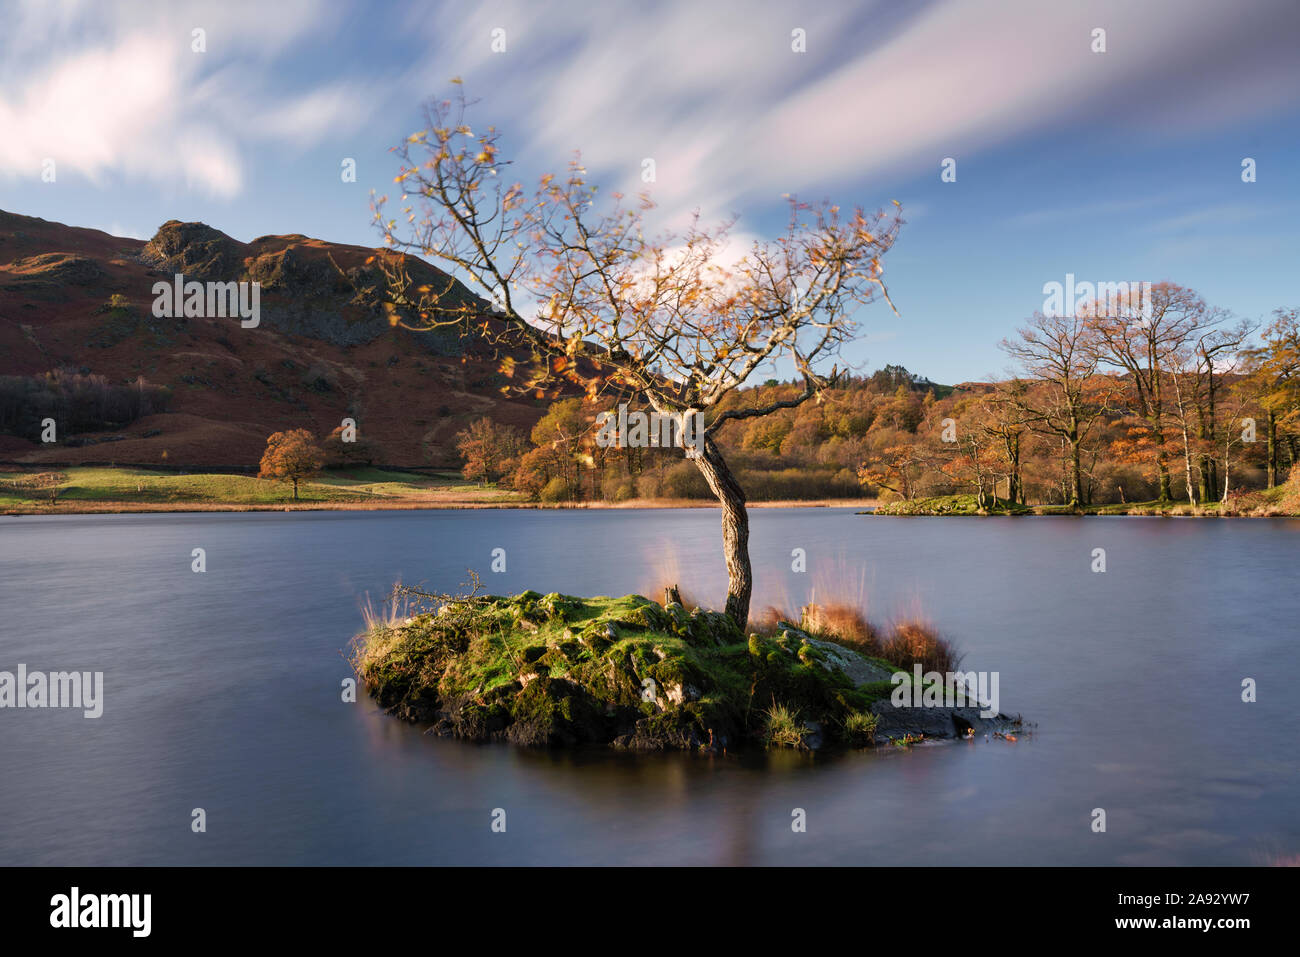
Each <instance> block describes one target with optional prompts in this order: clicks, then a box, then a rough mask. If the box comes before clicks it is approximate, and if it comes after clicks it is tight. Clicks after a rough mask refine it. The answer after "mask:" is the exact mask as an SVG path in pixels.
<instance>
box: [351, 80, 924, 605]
mask: <svg viewBox="0 0 1300 957" xmlns="http://www.w3.org/2000/svg"><path fill="white" fill-rule="evenodd" d="M453 82H455V83H456V85H457V91H456V93H455V95H454V96H453V97H452V98H450V99H446V100H442V101H436V102H433V103H430V104H428V105H427V106H426V108H425V120H426V124H427V126H426V129H424V130H422V131H421V132H419V133H416V134H414V135H413V136H411V137H409V138H408V139H407V140H406V141H405V142H404V143H403V144H402V145H401V146H399V147H397V148H395V150H394V152H396V153H397V154H398V156H399V157H400V158H401V160H402V168H401V170H400V173H399V175H398V176H397V178H396V182H397V183H398V184H399V185H400V187H401V189H402V191H403V195H402V197H401V199H400V207H401V216H400V217H398V218H393V219H386V218H385V216H384V212H385V206H386V204H387V202H388V197H386V196H385V197H379V198H377V199H375V200H374V201H373V204H372V207H373V211H374V216H375V223H376V225H377V227H378V228H379V229H380V231H381V232H382V233H383V237H384V242H385V245H386V246H387V247H388V249H389V250H391V251H392V253H393V254H394V255H387V254H382V255H380V256H378V257H377V260H378V262H379V264H380V268H381V269H382V270H383V272H384V276H385V285H386V295H385V299H386V301H385V308H386V310H387V311H388V315H389V320H390V322H392V323H393V325H401V326H404V327H405V328H408V329H414V330H428V329H434V328H438V327H458V328H460V329H461V330H462V331H463V332H465V333H471V334H477V335H479V336H482V337H484V338H485V339H487V340H488V341H490V342H492V343H494V344H496V345H497V346H498V347H499V348H500V349H501V350H502V355H503V359H502V362H501V371H502V372H503V373H504V374H505V375H506V376H507V377H509V378H510V379H512V380H513V381H514V387H516V388H518V389H520V390H521V391H529V392H532V393H534V394H536V395H537V396H538V397H546V396H548V395H549V396H557V395H560V394H561V391H562V390H563V389H565V388H566V387H567V388H571V387H577V388H581V389H582V390H583V391H584V392H585V393H586V395H587V396H588V397H590V398H591V399H592V400H593V401H594V400H595V399H597V398H598V397H599V396H601V395H603V394H606V393H610V394H615V395H618V396H620V397H639V398H641V399H643V400H644V401H645V402H647V403H648V404H649V405H650V407H651V408H652V410H653V411H655V412H657V413H660V414H661V415H676V416H692V415H698V416H701V418H700V420H699V421H700V422H703V423H704V434H703V441H702V443H700V447H699V448H689V449H687V451H686V454H687V456H688V457H689V458H691V459H692V460H693V461H694V463H695V465H696V466H697V467H698V468H699V470H700V472H701V473H702V474H703V476H704V479H705V481H706V482H707V483H708V485H709V488H710V489H711V490H712V491H713V493H714V494H715V495H716V496H717V498H718V501H719V502H720V503H721V505H722V539H723V548H724V553H725V557H726V564H727V575H728V586H727V603H726V611H727V613H728V614H729V615H730V616H731V618H732V620H733V621H735V622H736V623H737V624H738V625H739V626H740V627H742V628H743V627H745V625H746V624H747V623H748V619H749V604H750V593H751V590H752V587H753V578H752V573H751V569H750V561H749V517H748V515H747V513H746V510H745V493H744V491H743V490H742V489H741V487H740V484H739V483H738V482H737V481H736V478H735V476H734V475H733V474H732V472H731V470H730V469H729V468H728V467H727V463H726V462H725V461H724V460H723V457H722V455H721V453H720V452H719V450H718V447H717V444H716V443H715V442H714V436H715V435H716V434H717V431H718V429H720V428H722V426H723V425H724V424H725V423H727V422H728V421H731V420H732V419H747V418H753V417H755V416H763V415H768V414H770V413H772V412H775V411H777V410H778V409H784V408H792V407H795V406H798V405H800V404H801V403H803V402H805V401H807V400H808V399H811V398H814V397H818V398H820V395H821V393H822V391H823V390H825V389H826V388H827V387H828V386H830V385H831V384H832V383H833V382H834V381H835V379H836V377H837V375H838V367H837V366H832V367H831V368H830V369H829V370H828V369H826V368H825V366H826V365H827V364H829V363H831V362H832V361H833V360H834V359H835V357H836V356H837V355H838V354H839V351H840V348H841V347H842V345H843V344H844V343H845V342H848V341H850V340H851V339H852V338H853V336H854V334H855V332H856V330H857V322H856V320H855V318H854V313H855V311H856V308H857V307H859V306H862V305H866V304H868V303H870V302H872V301H873V300H874V299H875V298H876V296H877V295H880V296H883V297H884V298H885V299H886V301H888V300H889V295H888V291H887V290H886V288H885V285H884V282H883V279H882V264H881V257H882V256H883V255H884V254H885V253H886V252H888V250H889V249H890V248H891V247H892V245H893V243H894V240H895V237H896V236H897V234H898V230H899V228H900V226H901V225H902V220H901V218H900V217H899V213H898V210H897V209H895V210H892V211H891V213H890V215H888V216H887V215H885V213H884V212H881V211H878V212H876V213H874V214H870V215H869V214H867V213H865V212H864V211H863V210H862V209H860V208H859V209H856V210H854V211H853V212H852V213H846V212H844V211H842V210H841V209H840V208H839V207H837V206H832V205H829V204H827V203H822V204H819V205H815V206H814V205H809V204H806V203H802V202H799V201H797V200H796V199H793V198H788V202H789V214H790V218H789V222H788V225H787V226H786V228H785V230H784V232H783V233H782V234H781V235H780V236H779V237H778V238H776V239H774V240H772V241H769V242H755V243H753V245H752V246H751V247H750V248H749V249H748V251H747V252H746V253H744V254H743V255H740V256H731V255H728V245H727V244H728V238H729V229H730V227H731V225H732V222H730V221H728V222H724V223H721V224H719V225H717V226H715V227H712V228H708V227H703V226H701V225H700V221H699V216H698V213H697V214H696V216H694V217H693V218H692V220H691V222H690V225H689V226H687V227H686V229H685V230H684V231H682V232H680V233H678V234H664V235H661V236H659V237H657V238H650V237H647V235H646V232H645V228H644V227H645V222H644V215H645V212H646V211H647V210H649V209H651V208H652V207H653V204H652V203H651V202H650V200H649V198H648V196H646V195H644V194H643V195H641V196H640V197H639V201H638V202H636V203H634V204H630V205H629V204H625V197H624V196H622V195H621V194H618V193H613V194H611V195H610V196H609V199H608V201H602V197H601V196H598V194H597V187H596V186H594V185H591V184H590V183H589V182H588V180H587V172H586V170H585V169H584V168H583V166H582V163H581V160H580V158H579V157H578V156H577V155H576V154H575V157H574V159H573V160H572V161H571V162H570V163H569V165H568V169H567V171H566V172H565V173H564V174H562V175H559V176H557V175H554V174H550V175H546V176H543V177H541V179H540V181H539V182H538V183H537V185H536V186H535V187H532V188H529V189H526V188H525V187H524V185H523V184H522V183H519V182H511V181H510V180H509V179H508V177H507V176H506V173H507V172H508V168H509V166H510V163H509V162H507V161H506V160H504V159H503V158H502V157H501V155H500V148H499V133H498V132H497V130H496V129H495V128H494V127H488V128H487V129H486V130H485V131H483V132H480V133H476V132H474V131H473V130H471V128H470V126H469V125H468V123H467V120H466V112H467V106H468V103H467V101H466V99H465V96H464V93H463V91H461V90H460V88H459V81H453ZM894 205H895V207H897V206H898V204H897V202H895V204H894ZM399 219H400V222H401V225H400V226H399ZM399 230H400V232H399ZM399 253H400V254H407V255H412V256H419V257H429V258H432V259H434V260H439V261H441V263H442V264H444V265H447V266H449V267H450V270H449V272H450V273H451V274H453V277H454V278H449V280H448V282H447V284H446V285H445V286H442V287H441V288H433V287H431V286H429V285H427V284H425V285H419V284H417V283H416V282H413V281H412V280H411V278H410V275H409V273H408V271H407V268H406V262H407V260H406V256H405V255H396V254H399ZM456 278H460V279H462V280H464V281H466V282H468V283H469V284H470V286H471V288H472V289H473V291H475V292H476V293H478V294H480V295H482V296H483V297H484V298H486V299H487V300H488V302H489V303H490V304H491V305H490V306H486V307H485V305H484V304H483V303H478V304H475V303H473V302H466V301H465V300H464V299H463V298H462V297H458V296H455V295H454V291H453V290H454V283H455V281H456ZM890 305H891V308H892V303H890ZM521 349H522V350H524V352H522V353H521V352H520V351H519V350H521ZM507 350H508V351H509V352H513V353H515V355H519V354H526V355H528V356H531V361H524V362H517V361H516V359H515V358H514V356H512V355H509V354H507ZM776 362H782V363H788V364H789V366H791V367H793V369H794V370H795V372H796V373H797V375H798V376H800V377H801V378H802V380H803V386H804V388H803V390H802V391H801V392H800V393H799V394H798V395H797V396H795V397H792V398H789V399H785V400H781V401H774V402H772V403H770V404H768V405H764V406H758V407H745V408H729V409H727V410H726V411H720V412H719V411H717V410H716V409H715V407H716V406H717V405H718V404H719V403H720V402H721V401H722V400H723V399H724V398H725V397H726V396H727V395H728V394H730V393H731V392H733V391H734V390H736V389H737V388H738V387H739V386H740V385H741V384H742V383H744V382H745V381H746V380H747V379H749V377H750V376H751V375H752V374H753V373H754V372H755V371H756V370H759V369H760V367H770V366H771V365H772V364H773V363H776ZM507 388H509V387H507ZM710 410H714V411H712V412H711V411H710ZM680 421H684V420H680Z"/></svg>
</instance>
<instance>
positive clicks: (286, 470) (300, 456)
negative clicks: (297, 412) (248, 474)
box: [257, 429, 325, 502]
mask: <svg viewBox="0 0 1300 957" xmlns="http://www.w3.org/2000/svg"><path fill="white" fill-rule="evenodd" d="M324 464H325V453H324V452H322V451H321V448H320V446H318V445H317V444H316V436H314V435H312V434H311V433H310V432H308V431H307V430H306V429H294V430H293V431H292V432H276V433H274V434H273V435H272V436H271V437H270V438H269V439H267V440H266V451H265V452H263V453H262V470H261V471H260V472H258V474H257V477H258V478H264V479H278V480H279V481H281V482H292V483H293V500H294V501H295V502H296V501H298V483H299V482H300V481H301V480H303V479H305V478H308V477H310V476H312V475H315V474H316V473H317V472H319V471H320V470H321V468H322V467H323V466H324Z"/></svg>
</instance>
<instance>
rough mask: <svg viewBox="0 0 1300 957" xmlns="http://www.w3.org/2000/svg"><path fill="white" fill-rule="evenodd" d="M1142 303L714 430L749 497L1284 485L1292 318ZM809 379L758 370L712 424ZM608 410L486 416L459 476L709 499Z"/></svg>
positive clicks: (1294, 415) (554, 496)
mask: <svg viewBox="0 0 1300 957" xmlns="http://www.w3.org/2000/svg"><path fill="white" fill-rule="evenodd" d="M1148 306H1149V307H1148V308H1146V309H1145V310H1139V309H1138V308H1137V306H1136V304H1133V308H1131V309H1130V308H1128V306H1127V305H1126V304H1121V308H1120V309H1119V310H1113V309H1112V310H1111V312H1110V314H1106V313H1104V312H1103V311H1102V310H1101V309H1100V308H1093V309H1084V310H1080V313H1081V314H1079V315H1066V316H1051V315H1043V314H1036V315H1035V316H1033V317H1032V318H1031V319H1030V320H1029V321H1028V322H1027V323H1026V324H1025V326H1024V327H1023V328H1022V329H1020V330H1019V332H1018V333H1017V335H1016V336H1014V337H1011V338H1008V339H1007V340H1005V341H1004V342H1003V349H1004V351H1005V352H1006V354H1007V355H1008V357H1009V358H1010V359H1011V361H1012V362H1013V364H1014V369H1013V370H1012V371H1011V372H1010V374H1009V376H1008V378H1006V379H1004V380H1001V381H996V382H988V383H967V384H963V385H960V386H957V387H950V386H940V385H936V384H934V383H931V382H930V381H929V380H928V379H926V378H924V377H922V376H918V375H915V374H913V373H911V372H909V371H908V370H906V369H904V368H902V367H901V366H887V367H885V368H884V369H881V370H879V371H877V372H875V373H873V374H872V375H869V376H848V377H841V378H840V379H839V380H838V381H837V383H836V384H835V385H834V386H833V387H831V388H828V389H826V390H824V392H823V394H822V401H821V402H819V403H812V402H809V403H804V404H802V405H799V406H797V407H794V408H789V409H779V410H777V411H775V412H773V413H771V414H768V415H766V416H763V417H755V418H749V419H745V418H739V419H733V420H731V421H728V422H726V424H725V425H724V426H723V427H722V428H721V429H719V430H718V431H717V432H716V433H715V439H714V440H715V441H716V442H717V443H718V445H719V447H720V448H721V449H722V450H723V451H724V452H725V454H726V456H727V459H728V461H731V462H734V469H733V470H734V471H735V472H736V473H737V476H738V477H739V478H740V480H741V484H742V485H743V487H744V488H745V490H746V492H747V493H748V497H749V498H750V500H753V501H764V500H768V501H771V500H781V499H818V498H847V497H858V496H862V495H879V496H881V497H883V498H886V499H894V498H898V499H913V498H918V497H925V496H933V495H946V494H956V493H969V494H973V495H975V496H976V497H977V498H978V499H979V500H980V501H981V503H983V502H985V501H987V500H989V499H992V498H995V497H996V498H1001V499H1005V500H1011V501H1015V502H1019V503H1024V504H1031V505H1032V504H1066V505H1069V504H1075V505H1089V504H1108V503H1119V502H1130V503H1131V502H1138V501H1171V502H1172V501H1190V502H1192V503H1195V504H1200V503H1205V502H1214V501H1219V500H1221V499H1222V498H1223V496H1224V494H1225V493H1228V492H1233V491H1239V490H1250V489H1257V488H1272V487H1273V486H1275V485H1277V484H1279V483H1280V482H1281V481H1282V480H1283V479H1284V478H1285V475H1286V473H1287V472H1288V471H1290V470H1291V469H1292V467H1293V466H1294V465H1295V462H1296V459H1297V455H1298V454H1300V313H1298V311H1297V310H1294V309H1291V310H1278V311H1277V312H1276V313H1275V314H1274V315H1273V316H1272V318H1271V321H1270V322H1268V323H1267V324H1265V325H1264V327H1263V328H1262V329H1260V328H1259V327H1258V326H1256V325H1254V324H1251V323H1249V322H1243V321H1239V320H1234V319H1233V318H1232V317H1231V316H1230V315H1229V314H1227V313H1226V312H1224V311H1223V310H1220V309H1216V308H1213V307H1210V306H1208V305H1206V303H1205V302H1204V300H1202V299H1201V298H1200V297H1199V296H1198V295H1196V293H1194V292H1193V291H1192V290H1189V289H1186V288H1184V287H1180V286H1176V285H1173V284H1169V283H1161V284H1157V285H1156V286H1155V287H1154V288H1153V290H1152V295H1151V297H1150V303H1149V304H1148ZM802 388H803V386H802V385H801V384H798V383H780V382H776V381H774V380H768V381H767V382H766V383H764V384H763V385H760V386H757V387H754V388H750V389H743V390H738V391H736V392H735V393H733V394H731V395H729V396H728V397H727V398H726V400H724V401H723V402H722V403H720V404H719V406H718V407H717V409H716V410H711V412H710V415H711V416H712V415H718V414H721V413H722V412H724V411H727V410H740V409H744V408H748V407H755V408H770V407H771V406H772V405H773V404H774V403H779V402H780V401H781V400H782V399H783V398H792V397H794V396H796V395H797V394H798V393H799V392H800V391H801V390H802ZM615 403H616V400H614V399H612V398H605V399H602V400H599V401H591V400H584V399H578V398H566V399H561V400H558V401H556V402H554V403H552V404H551V405H550V407H549V409H548V411H547V413H546V415H544V416H543V418H542V419H541V420H540V421H539V422H538V423H537V425H536V426H535V427H534V428H533V430H532V432H531V434H529V435H527V436H525V435H524V434H523V433H522V432H520V431H519V430H517V429H513V428H510V427H508V426H502V425H498V424H496V423H494V422H493V421H492V420H490V419H486V418H485V419H480V420H478V421H476V422H474V423H473V424H472V425H471V426H470V427H469V428H468V429H466V430H465V431H464V432H462V433H460V435H459V436H458V449H459V451H460V453H461V455H462V458H463V460H464V463H465V477H466V478H467V479H469V480H472V481H479V482H491V483H498V484H499V485H501V486H503V487H510V488H514V489H517V490H519V491H521V492H524V493H526V494H528V495H529V496H531V497H533V498H535V499H538V500H542V501H550V502H559V501H575V500H594V501H608V502H618V501H625V500H629V499H634V498H666V499H696V498H698V499H708V498H711V497H712V493H711V492H710V491H709V488H708V486H707V485H706V484H705V483H704V481H703V480H702V478H701V477H700V475H699V473H698V471H697V470H696V469H695V468H693V466H692V465H691V464H690V463H689V462H687V461H685V460H684V457H683V454H682V450H681V449H660V448H602V447H600V446H599V444H598V443H597V442H596V441H595V438H596V433H597V426H596V423H597V417H598V416H599V414H600V413H601V412H604V411H611V410H613V409H614V407H615Z"/></svg>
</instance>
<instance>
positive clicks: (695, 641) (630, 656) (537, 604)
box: [353, 591, 892, 750]
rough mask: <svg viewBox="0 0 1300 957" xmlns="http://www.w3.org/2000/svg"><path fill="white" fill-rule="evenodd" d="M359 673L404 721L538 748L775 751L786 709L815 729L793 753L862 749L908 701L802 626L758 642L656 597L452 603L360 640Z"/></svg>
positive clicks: (883, 667) (800, 738)
mask: <svg viewBox="0 0 1300 957" xmlns="http://www.w3.org/2000/svg"><path fill="white" fill-rule="evenodd" d="M353 664H354V666H355V667H356V669H357V673H358V675H359V676H360V678H361V680H362V682H363V683H364V684H365V686H366V687H367V688H368V689H369V691H370V693H371V694H372V695H373V696H374V697H375V699H376V700H377V701H378V703H379V704H380V705H381V706H382V707H383V708H385V709H386V710H387V711H389V712H390V713H392V714H395V715H398V716H400V717H402V718H404V719H406V720H408V721H415V722H423V723H428V724H430V725H431V726H432V730H433V731H435V732H436V733H438V734H442V735H448V736H453V737H458V738H466V739H471V740H480V741H482V740H507V741H511V742H514V743H516V744H521V745H528V746H573V745H583V744H602V745H610V746H614V747H620V748H637V749H687V750H705V749H712V750H721V749H724V748H727V747H734V746H737V745H743V744H747V743H754V744H768V743H770V742H771V740H772V736H771V735H770V728H771V714H772V713H773V711H774V710H775V709H778V708H780V709H785V710H787V711H788V712H789V713H791V714H797V715H798V716H799V720H800V721H801V722H803V723H805V725H806V727H807V728H809V729H815V733H813V732H811V731H810V733H808V734H802V733H801V734H796V735H792V736H790V735H787V736H784V737H782V738H780V739H779V741H778V743H781V742H784V741H787V740H788V741H796V742H798V744H797V745H791V746H799V747H813V746H817V745H819V744H820V743H821V742H823V741H826V742H827V743H836V742H839V743H846V744H862V743H863V741H864V740H865V739H866V738H867V737H869V736H868V735H865V734H863V733H862V724H863V722H864V721H865V720H867V719H865V718H864V717H862V716H864V715H869V714H872V713H873V710H872V709H873V705H876V704H879V703H880V702H882V701H884V703H885V704H888V697H889V692H890V690H891V689H892V686H891V685H890V684H889V682H888V678H889V675H890V673H891V666H890V665H889V664H888V663H887V662H882V661H879V660H877V659H872V658H867V657H865V656H863V655H861V654H859V653H858V652H856V651H853V650H851V649H849V648H845V647H843V646H841V645H839V644H836V643H834V642H833V641H831V640H829V639H828V638H826V637H822V636H817V635H814V634H810V633H809V632H808V631H806V630H803V629H800V628H798V627H796V626H794V625H792V624H790V623H788V622H782V623H781V624H780V625H779V626H778V630H777V631H776V632H775V633H774V634H773V635H771V636H764V635H758V634H753V635H750V636H749V637H748V639H746V638H745V637H744V636H743V634H742V633H741V632H740V631H739V629H737V628H736V627H735V625H734V623H733V622H732V621H731V619H730V618H729V617H727V616H726V615H724V614H721V613H718V612H711V611H704V610H698V609H697V610H696V611H694V612H687V611H686V609H685V608H683V607H682V606H681V605H680V604H676V603H673V604H670V605H668V606H666V607H664V606H660V605H658V604H656V603H655V602H653V601H650V600H649V599H646V598H643V597H642V596H640V595H627V596H624V597H621V598H603V597H602V598H588V599H583V598H576V597H573V596H570V595H560V594H550V595H545V596H543V595H539V594H538V593H536V592H531V591H529V592H524V593H522V594H520V595H514V596H508V597H497V596H478V597H474V598H468V599H464V600H459V601H454V602H449V603H446V604H444V605H442V606H441V607H440V608H439V609H438V611H437V612H436V613H433V614H425V615H419V616H416V617H414V618H411V619H408V620H406V621H405V622H402V623H400V624H399V623H387V624H376V625H375V626H374V627H372V628H371V629H370V630H369V631H367V632H366V633H364V634H362V635H359V636H358V637H357V640H356V642H355V645H354V655H353ZM877 710H878V709H877ZM854 716H857V717H854Z"/></svg>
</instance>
